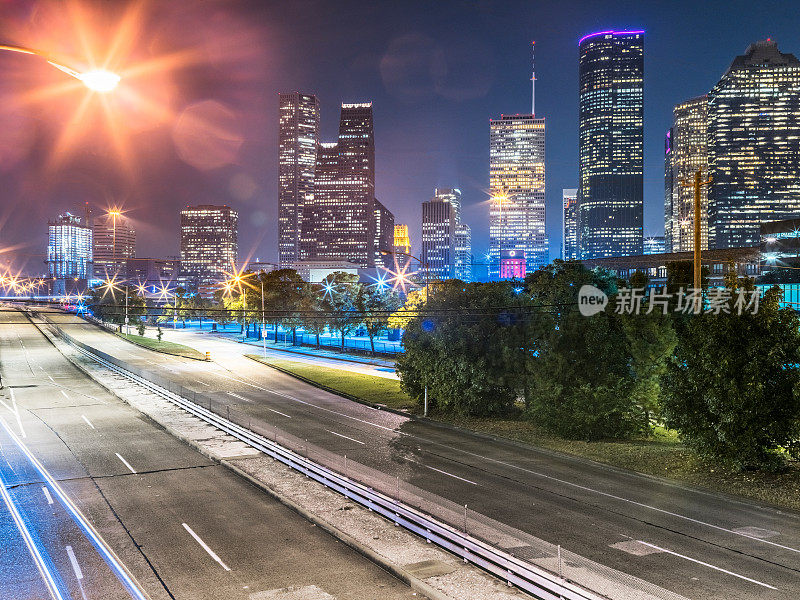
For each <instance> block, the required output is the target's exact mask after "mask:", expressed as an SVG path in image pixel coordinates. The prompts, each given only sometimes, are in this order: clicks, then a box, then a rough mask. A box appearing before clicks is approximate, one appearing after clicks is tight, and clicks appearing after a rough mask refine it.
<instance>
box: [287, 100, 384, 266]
mask: <svg viewBox="0 0 800 600" xmlns="http://www.w3.org/2000/svg"><path fill="white" fill-rule="evenodd" d="M390 217H391V218H390ZM393 230H394V217H393V216H391V213H390V212H389V211H388V210H387V209H386V208H385V207H383V205H382V204H381V203H380V202H378V200H377V199H376V198H375V139H374V134H373V119H372V103H371V102H368V103H363V104H342V112H341V117H340V120H339V140H338V142H337V143H333V144H332V143H320V144H319V145H318V148H317V164H316V169H315V175H314V194H313V199H312V200H311V201H310V202H306V204H305V206H304V210H303V227H302V236H301V247H300V257H301V259H302V260H346V261H350V262H353V263H356V264H358V265H361V266H363V267H372V266H374V265H375V264H376V260H377V261H378V263H379V264H380V262H381V258H380V257H381V256H382V255H381V254H380V253H381V251H391V249H392V241H393V240H392V235H393Z"/></svg>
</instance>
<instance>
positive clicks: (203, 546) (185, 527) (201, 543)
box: [181, 523, 231, 571]
mask: <svg viewBox="0 0 800 600" xmlns="http://www.w3.org/2000/svg"><path fill="white" fill-rule="evenodd" d="M181 524H182V525H183V528H184V529H185V530H186V531H188V532H189V535H191V536H192V537H193V538H194V539H195V541H196V542H197V543H198V544H200V546H201V547H202V548H203V550H205V551H206V552H208V555H209V556H210V557H211V558H213V559H214V560H215V561H217V562H218V563H219V564H220V565H222V568H223V569H225V570H226V571H230V570H231V569H230V567H229V566H228V565H226V564H225V563H224V562H222V559H221V558H220V557H219V556H217V553H216V552H214V551H213V550H212V549H211V548H209V547H208V544H206V543H205V542H204V541H203V540H201V539H200V536H199V535H197V534H196V533H195V532H194V531H192V528H191V527H189V526H188V525H187V524H186V523H181Z"/></svg>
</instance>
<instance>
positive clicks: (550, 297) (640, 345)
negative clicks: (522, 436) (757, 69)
mask: <svg viewBox="0 0 800 600" xmlns="http://www.w3.org/2000/svg"><path fill="white" fill-rule="evenodd" d="M646 283H647V282H646V278H645V279H643V278H642V277H641V276H639V275H637V276H636V277H635V279H634V281H632V282H624V281H618V280H617V279H616V278H615V277H614V276H612V275H611V274H610V273H608V272H604V271H602V270H594V271H589V270H587V269H585V268H584V267H583V266H581V265H580V264H578V263H572V262H569V263H565V262H562V261H555V263H554V264H552V265H550V266H548V267H546V268H543V269H540V270H538V271H536V272H535V273H532V274H530V275H529V276H528V277H527V278H526V279H525V281H524V282H500V283H472V284H464V283H462V282H460V281H450V282H446V283H444V284H441V285H439V286H437V287H436V289H435V290H431V291H432V292H433V293H431V294H430V297H429V298H428V301H427V303H425V305H424V308H423V309H421V310H420V298H419V297H417V298H412V299H411V300H412V301H413V302H415V304H413V306H410V307H409V309H410V310H417V311H419V312H418V314H416V315H415V316H413V318H410V319H406V321H407V322H406V323H405V325H406V332H405V336H404V345H405V349H406V351H405V353H404V355H402V357H401V358H400V359H399V360H398V364H397V370H398V373H399V374H400V376H401V379H402V385H403V387H404V389H405V390H406V391H407V392H408V393H409V394H411V395H412V396H414V397H417V398H422V396H423V394H424V393H425V390H426V389H427V393H428V398H429V402H430V403H431V404H432V405H433V406H434V408H436V409H438V410H445V411H453V412H457V413H462V414H468V415H474V416H501V415H509V414H513V413H515V412H521V413H523V414H524V415H525V416H527V417H528V418H529V419H531V420H533V421H534V422H535V423H537V424H539V425H540V426H542V427H544V428H546V429H548V430H550V431H552V432H554V433H556V434H558V435H561V436H565V437H569V438H578V439H586V440H597V439H602V438H626V437H631V436H637V435H642V434H648V433H649V432H651V431H652V429H653V427H654V426H656V425H665V426H667V427H670V428H673V429H675V430H677V431H678V432H679V433H680V435H681V436H682V437H683V439H684V440H685V441H686V442H687V443H688V444H689V445H691V446H692V447H694V448H695V449H697V450H698V451H699V452H701V453H703V454H707V455H711V456H714V457H716V458H718V459H720V460H723V461H726V462H729V463H732V464H736V465H738V466H739V467H741V468H770V467H778V466H780V465H782V464H784V462H785V460H786V459H787V458H788V457H795V458H797V457H800V446H799V445H798V440H800V387H799V384H800V320H799V319H798V316H797V314H796V313H795V311H793V310H791V309H787V308H784V309H780V308H779V302H780V298H781V293H780V290H777V289H773V290H770V291H769V292H767V294H766V295H765V297H764V298H762V300H761V303H760V306H759V310H758V312H757V313H756V314H753V313H752V312H751V311H746V312H744V313H743V314H741V315H740V314H737V311H732V312H731V313H726V312H724V311H720V312H719V314H716V313H712V312H703V313H702V314H697V315H695V314H685V313H683V312H675V311H674V310H672V309H674V308H675V307H674V306H670V310H669V312H667V314H663V312H662V311H661V310H658V311H651V312H650V313H649V314H647V313H648V310H647V309H648V304H647V300H646V299H645V300H644V302H643V305H642V306H643V309H642V310H641V311H640V314H626V313H618V312H616V311H615V310H614V306H615V302H616V299H617V294H618V291H619V289H621V288H622V287H638V286H642V285H645V284H646ZM585 284H589V285H593V286H595V287H596V288H598V289H600V290H602V291H603V292H604V293H606V294H607V295H608V296H609V298H610V302H609V306H608V307H606V310H605V311H602V312H599V313H598V314H595V315H593V316H590V317H587V316H583V315H581V314H580V312H579V310H578V305H577V295H578V290H579V289H580V288H581V286H583V285H585ZM705 285H706V286H707V281H706V282H705ZM726 285H727V287H728V288H729V289H730V290H731V291H732V292H735V291H736V290H737V288H739V287H740V286H747V287H752V282H751V281H740V280H738V279H737V278H736V277H735V275H734V276H733V277H731V278H729V279H728V281H727V282H726ZM679 287H684V288H689V287H691V267H690V265H689V266H688V267H687V265H684V264H680V263H678V264H675V265H673V266H672V267H671V268H670V271H669V277H668V291H676V290H677V289H678V288H679Z"/></svg>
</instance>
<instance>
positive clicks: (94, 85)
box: [0, 44, 122, 94]
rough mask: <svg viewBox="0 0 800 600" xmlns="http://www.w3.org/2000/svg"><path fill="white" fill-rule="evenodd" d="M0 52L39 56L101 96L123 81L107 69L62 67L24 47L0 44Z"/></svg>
mask: <svg viewBox="0 0 800 600" xmlns="http://www.w3.org/2000/svg"><path fill="white" fill-rule="evenodd" d="M0 50H5V51H7V52H19V53H20V54H30V55H33V56H38V57H40V58H43V59H44V60H46V61H47V63H48V64H50V65H52V66H54V67H55V68H56V69H58V70H59V71H62V72H63V73H66V74H67V75H70V76H71V77H74V78H75V79H77V80H78V81H80V82H81V83H83V85H85V86H86V87H87V88H89V89H90V90H91V91H93V92H100V93H101V94H105V93H108V92H110V91H112V90H113V89H114V88H115V87H117V85H118V84H119V82H120V81H121V80H122V77H120V76H119V75H117V74H116V73H113V72H111V71H107V70H106V69H92V70H90V71H86V72H84V73H81V72H79V71H76V70H75V69H72V68H70V67H68V66H66V65H62V64H61V63H58V62H56V61H54V60H52V59H51V58H50V57H48V55H47V54H45V53H44V52H40V51H38V50H32V49H30V48H23V47H22V46H8V45H3V44H0Z"/></svg>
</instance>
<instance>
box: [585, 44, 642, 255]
mask: <svg viewBox="0 0 800 600" xmlns="http://www.w3.org/2000/svg"><path fill="white" fill-rule="evenodd" d="M578 51H579V56H580V62H579V67H578V73H579V88H580V98H579V115H578V118H579V127H578V129H579V176H580V178H579V187H578V247H579V248H580V253H581V257H582V258H586V259H589V258H601V257H604V256H624V255H629V254H641V253H642V237H643V231H642V220H643V204H642V196H643V179H642V169H643V113H644V105H643V96H644V94H643V81H644V32H643V31H601V32H598V33H592V34H589V35H587V36H584V37H583V38H581V40H580V41H579V42H578Z"/></svg>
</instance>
